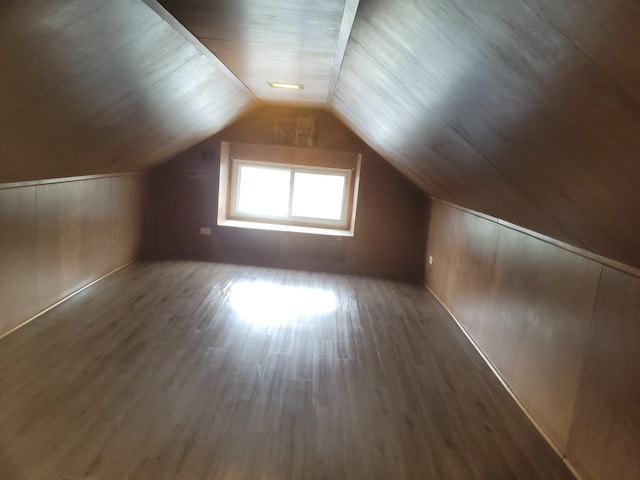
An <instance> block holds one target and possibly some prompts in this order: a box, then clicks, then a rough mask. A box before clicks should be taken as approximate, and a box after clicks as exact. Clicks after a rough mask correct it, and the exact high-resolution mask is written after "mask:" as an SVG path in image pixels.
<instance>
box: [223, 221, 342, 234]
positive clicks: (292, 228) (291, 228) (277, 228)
mask: <svg viewBox="0 0 640 480" xmlns="http://www.w3.org/2000/svg"><path fill="white" fill-rule="evenodd" d="M218 225H219V226H221V227H234V228H249V229H253V230H270V231H273V232H292V233H309V234H313V235H329V236H332V237H353V231H351V230H340V229H335V228H316V227H301V226H297V225H278V224H274V223H260V222H248V221H245V220H223V221H221V222H218Z"/></svg>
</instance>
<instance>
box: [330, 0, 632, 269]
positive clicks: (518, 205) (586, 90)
mask: <svg viewBox="0 0 640 480" xmlns="http://www.w3.org/2000/svg"><path fill="white" fill-rule="evenodd" d="M365 99H366V100H365ZM332 107H333V109H334V111H335V112H336V114H338V116H340V117H341V118H343V119H344V121H345V122H346V123H347V124H348V125H349V126H351V127H352V128H353V129H354V131H355V132H356V133H358V134H359V135H361V136H362V137H363V138H364V139H365V140H366V141H368V142H369V143H370V145H371V146H372V147H373V148H374V149H375V150H377V151H379V152H381V153H382V154H383V155H384V156H385V158H387V159H388V160H389V161H390V162H391V163H393V164H394V165H396V166H397V168H398V169H399V170H401V171H403V172H405V173H407V172H409V173H408V175H409V176H411V178H412V179H413V180H414V182H416V183H417V184H418V185H420V186H422V188H424V189H425V190H426V191H427V192H430V193H431V194H432V195H434V196H437V197H440V198H443V199H445V200H448V201H451V202H454V203H457V204H460V205H462V206H466V207H468V208H472V209H475V210H479V211H481V212H484V213H487V214H489V215H494V216H497V217H499V218H502V219H505V220H508V221H511V222H513V223H516V224H519V225H522V226H524V227H527V228H530V229H532V230H536V231H538V232H540V233H544V234H546V235H549V236H552V237H555V238H558V239H560V240H563V241H566V242H568V243H572V244H574V245H578V246H582V247H585V246H586V247H588V248H590V249H591V250H593V251H595V252H597V253H600V254H603V255H606V256H609V257H612V258H614V259H617V260H621V261H624V262H627V263H631V264H634V265H640V254H639V253H637V252H640V221H639V220H637V218H636V215H635V213H634V209H633V205H638V204H639V203H640V189H638V188H637V185H638V183H639V182H640V166H639V164H638V162H637V160H636V158H637V152H638V151H639V150H640V108H638V105H637V104H636V103H634V102H633V101H632V100H631V99H630V97H629V96H628V95H626V93H625V92H624V91H623V90H622V89H621V88H620V87H619V86H618V83H616V82H614V81H612V80H611V78H609V77H608V76H607V75H606V74H604V73H603V71H602V69H601V68H600V67H599V66H598V65H596V64H595V63H594V62H593V61H592V60H591V59H590V58H588V56H586V55H585V54H584V53H583V52H582V51H581V50H580V49H579V48H577V47H576V46H575V44H574V43H573V42H572V41H571V40H570V39H568V38H567V37H566V36H565V35H564V34H563V32H561V31H559V30H558V28H557V27H556V26H555V25H554V24H553V23H552V22H551V21H549V20H548V19H547V18H545V17H544V16H543V15H541V14H540V12H539V10H536V9H533V8H530V7H529V6H528V5H527V3H526V2H525V1H520V0H492V1H489V2H487V1H479V0H465V1H462V0H457V1H455V0H454V1H450V2H438V1H435V0H430V1H412V0H405V1H398V2H383V1H378V0H371V1H366V2H361V4H360V9H359V11H358V15H357V17H356V21H355V24H354V28H353V32H352V39H351V41H350V43H349V45H348V48H347V53H346V55H345V59H344V63H343V67H342V71H341V74H340V78H339V81H338V85H337V88H336V92H335V96H334V100H333V103H332ZM443 146H444V147H443Z"/></svg>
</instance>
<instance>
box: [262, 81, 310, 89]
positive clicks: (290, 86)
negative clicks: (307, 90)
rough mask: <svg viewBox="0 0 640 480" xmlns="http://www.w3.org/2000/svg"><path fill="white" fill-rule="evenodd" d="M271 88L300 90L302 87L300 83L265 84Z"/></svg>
mask: <svg viewBox="0 0 640 480" xmlns="http://www.w3.org/2000/svg"><path fill="white" fill-rule="evenodd" d="M267 83H268V84H269V86H270V87H272V88H286V89H287V90H302V89H303V88H304V86H303V85H302V84H301V83H283V82H267Z"/></svg>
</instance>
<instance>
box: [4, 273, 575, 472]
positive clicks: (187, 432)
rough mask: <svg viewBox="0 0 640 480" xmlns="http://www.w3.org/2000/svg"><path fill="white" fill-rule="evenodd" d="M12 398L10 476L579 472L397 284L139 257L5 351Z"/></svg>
mask: <svg viewBox="0 0 640 480" xmlns="http://www.w3.org/2000/svg"><path fill="white" fill-rule="evenodd" d="M294 307H295V308H294ZM0 405H1V407H0V478H2V479H3V480H23V479H29V480H31V479H35V480H38V479H43V480H45V479H52V478H71V479H92V480H111V479H113V480H121V479H136V480H141V479H160V480H214V479H215V480H219V479H234V480H237V479H265V480H266V479H273V478H278V479H285V478H286V479H296V480H297V479H311V480H320V479H327V480H328V479H345V478H349V479H367V480H377V479H380V480H383V479H384V480H388V479H390V478H393V479H421V480H422V479H433V480H448V479H450V480H457V479H459V480H463V479H464V480H469V479H471V480H473V479H478V480H486V479H491V480H501V479H518V480H520V479H531V480H534V479H540V480H569V479H571V478H572V476H571V475H570V473H569V472H568V471H567V470H566V469H565V467H564V465H563V464H562V462H561V461H560V460H559V459H558V458H557V457H556V456H555V454H554V453H553V452H552V450H551V449H550V448H549V447H548V446H547V445H546V444H545V443H544V441H543V440H542V439H541V438H540V436H539V435H538V434H537V432H536V431H535V429H534V428H533V426H532V425H531V424H530V423H529V422H528V421H527V419H526V418H525V416H524V415H523V414H522V412H521V411H520V410H519V409H518V407H517V406H516V405H515V403H514V402H513V400H512V399H511V398H510V397H509V395H508V394H507V392H506V391H505V390H504V389H503V388H502V386H501V385H500V383H499V382H498V380H497V379H496V378H495V377H494V376H493V374H492V373H491V372H490V370H489V369H488V368H487V366H486V365H485V364H484V363H483V361H482V360H481V358H480V357H479V355H478V354H477V352H476V351H475V350H474V349H473V347H472V346H471V345H470V344H469V342H468V341H467V339H466V338H465V337H464V335H463V334H462V333H461V331H460V330H459V329H458V327H457V326H456V325H455V323H454V322H453V320H452V319H451V318H450V317H449V316H448V314H447V313H446V311H445V310H444V309H443V308H442V307H441V306H440V305H439V304H438V303H437V301H436V300H435V299H434V298H433V297H432V296H431V295H430V294H429V293H428V292H427V291H426V290H425V289H424V287H422V286H421V285H414V284H409V283H403V282H397V281H391V280H385V279H375V278H366V277H357V276H344V275H333V274H326V273H312V272H296V271H287V270H279V269H268V268H257V267H249V266H234V265H225V264H215V263H207V262H193V261H189V262H187V261H154V262H141V263H137V264H134V265H132V266H130V267H128V268H126V269H124V270H122V271H120V272H118V273H116V274H114V275H112V276H110V277H108V278H106V279H105V280H103V281H101V282H99V283H98V284H96V285H94V286H92V287H90V288H89V289H87V290H85V291H84V292H82V293H81V294H79V295H77V296H75V297H73V298H72V299H70V300H68V301H67V302H65V303H63V304H61V305H60V306H59V307H57V308H55V309H53V310H51V311H50V312H48V313H47V314H45V315H43V316H42V317H40V318H38V319H37V321H35V322H32V323H30V324H28V325H27V326H25V327H23V328H21V329H19V330H17V331H16V332H14V333H13V334H11V335H9V336H7V337H5V338H4V339H2V340H1V341H0Z"/></svg>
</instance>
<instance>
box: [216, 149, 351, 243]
mask: <svg viewBox="0 0 640 480" xmlns="http://www.w3.org/2000/svg"><path fill="white" fill-rule="evenodd" d="M234 150H240V151H242V152H244V154H242V155H240V154H239V155H237V158H234V157H233V156H232V152H233V151H234ZM237 153H240V152H237ZM241 157H242V158H241ZM361 158H362V155H361V154H359V153H352V152H334V151H326V152H325V151H320V150H309V149H298V148H291V147H280V146H260V145H252V144H237V143H231V142H221V146H220V175H219V185H218V216H217V225H219V226H224V227H235V228H249V229H255V230H272V231H285V232H300V233H311V234H319V235H332V236H342V237H353V236H354V232H355V222H356V211H357V203H358V191H359V185H360V163H361ZM281 159H282V162H281V161H279V160H281ZM285 159H286V160H285ZM242 164H255V165H259V166H262V167H269V166H273V167H274V168H284V169H287V170H291V171H292V172H303V173H324V172H326V173H328V174H338V175H345V178H346V188H345V195H344V198H343V202H344V204H343V209H342V212H343V213H342V218H341V219H340V220H338V221H336V220H330V219H329V220H324V219H315V218H304V217H293V216H291V217H286V218H285V217H267V216H259V215H246V214H243V213H242V212H237V211H235V205H236V204H237V165H242ZM292 175H293V173H292ZM292 190H293V189H292V187H291V189H290V192H291V191H292Z"/></svg>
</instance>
